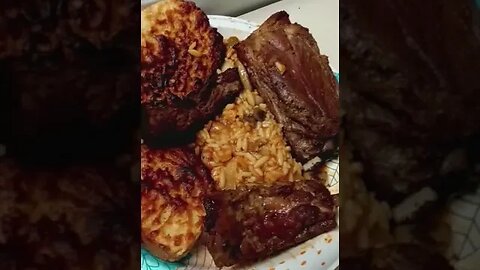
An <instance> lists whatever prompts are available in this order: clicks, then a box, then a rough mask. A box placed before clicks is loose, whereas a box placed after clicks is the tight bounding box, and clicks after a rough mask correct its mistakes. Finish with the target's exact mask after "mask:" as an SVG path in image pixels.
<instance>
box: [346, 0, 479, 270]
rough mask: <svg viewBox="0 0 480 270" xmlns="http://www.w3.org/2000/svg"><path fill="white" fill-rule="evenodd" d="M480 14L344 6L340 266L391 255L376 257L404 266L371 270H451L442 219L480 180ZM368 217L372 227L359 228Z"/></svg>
mask: <svg viewBox="0 0 480 270" xmlns="http://www.w3.org/2000/svg"><path fill="white" fill-rule="evenodd" d="M425 7H428V9H426V8H425ZM474 8H475V7H473V1H466V0H462V1H456V2H455V3H453V2H451V1H444V0H442V1H422V2H415V1H400V0H390V1H377V0H369V1H367V2H362V3H361V4H360V3H358V2H356V1H342V2H341V5H340V14H341V23H340V26H341V27H340V33H341V34H340V37H341V46H340V55H341V66H342V108H343V110H344V111H345V115H344V118H343V123H342V124H343V127H342V129H343V130H344V133H345V134H344V135H345V138H344V143H343V145H342V146H341V148H342V149H345V151H343V150H342V152H343V154H340V157H341V164H342V165H341V166H342V168H341V170H340V172H341V174H343V176H341V177H342V183H341V185H342V187H341V189H342V196H341V201H342V202H341V205H342V207H343V210H344V212H343V213H344V214H342V213H341V220H342V221H343V220H346V221H347V222H343V223H342V225H341V226H343V227H342V228H341V232H342V237H341V239H342V243H341V246H342V250H343V248H345V250H348V251H349V252H345V253H341V256H342V257H344V258H342V260H341V265H343V263H342V261H343V260H344V259H345V260H347V259H348V260H350V259H351V258H352V257H353V258H355V257H356V258H357V259H359V260H367V261H369V263H371V262H372V260H377V259H378V258H377V257H375V258H374V257H362V254H363V253H364V252H365V251H368V252H371V253H372V254H374V253H377V252H380V251H378V250H377V249H373V248H375V247H383V246H386V245H388V246H390V248H389V250H390V251H391V250H395V252H387V253H383V255H378V256H381V257H385V259H390V258H397V259H398V260H399V261H398V262H395V261H390V262H388V263H386V264H384V266H383V268H382V267H376V268H375V267H373V268H365V269H400V268H398V267H400V266H401V267H404V268H402V269H417V268H415V267H418V269H451V267H450V266H449V262H448V260H446V259H441V256H447V255H448V254H447V248H448V247H449V246H451V243H450V242H449V241H450V239H451V238H450V235H449V233H451V230H450V229H447V230H446V232H445V230H443V229H441V228H443V226H444V224H443V223H444V222H445V219H441V218H438V215H439V213H441V212H442V211H445V208H446V205H447V203H449V202H450V200H451V199H452V198H453V196H454V195H457V194H458V193H463V192H466V191H468V190H470V191H471V190H475V186H476V185H477V184H478V182H479V181H478V179H479V177H480V175H479V172H478V165H477V164H479V159H478V150H479V145H480V144H479V140H478V138H479V136H478V135H479V131H480V126H479V125H478V123H479V120H480V119H479V118H480V105H479V104H478V102H475V101H474V100H475V96H476V93H477V92H478V90H479V89H480V81H479V80H478V78H477V77H478V71H479V70H480V39H479V38H478V35H476V34H475V31H476V30H475V29H474V28H475V27H476V26H475V23H474V20H473V12H475V11H474ZM366 214H368V218H369V223H368V224H362V223H361V222H358V220H357V221H355V217H357V219H358V218H359V217H362V216H363V215H366ZM439 230H443V231H444V232H443V233H441V234H436V235H435V236H432V235H433V234H434V233H433V232H436V231H439ZM402 242H407V243H408V244H412V245H414V246H402V247H400V246H398V247H397V245H400V243H402ZM409 250H412V251H409ZM422 250H424V251H422ZM425 250H426V251H425ZM397 251H401V252H397ZM403 251H406V252H403ZM414 251H415V252H414ZM435 253H436V254H435ZM378 254H382V253H378ZM376 256H377V255H376ZM358 257H360V258H358ZM448 259H452V258H448ZM402 262H403V263H402ZM427 262H428V263H427ZM421 263H424V264H421ZM394 264H396V266H393V265H394ZM414 265H415V266H414ZM433 265H435V266H433ZM351 266H352V268H350V266H348V267H347V266H346V267H347V268H346V269H356V268H354V267H353V265H351Z"/></svg>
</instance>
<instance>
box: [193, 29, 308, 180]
mask: <svg viewBox="0 0 480 270" xmlns="http://www.w3.org/2000/svg"><path fill="white" fill-rule="evenodd" d="M236 40H238V39H236ZM233 41H235V39H233ZM226 43H227V59H226V61H225V65H224V67H222V70H224V69H226V68H229V67H232V66H236V67H237V69H238V71H239V74H240V77H241V79H242V83H243V86H244V90H243V91H242V93H241V94H240V95H239V97H237V99H236V100H235V102H234V103H231V104H228V105H227V106H226V107H225V109H224V110H223V113H222V114H221V115H220V116H218V117H217V118H216V119H214V120H213V121H210V122H209V123H208V124H207V125H206V126H205V127H204V129H202V130H201V131H200V132H199V133H198V134H197V140H196V147H195V151H196V153H197V154H199V155H201V158H202V161H203V163H204V164H205V165H206V166H207V167H208V168H209V169H210V170H211V172H212V177H213V179H214V180H215V182H216V183H217V186H218V187H219V188H221V189H235V188H236V187H237V186H241V185H245V186H254V185H255V186H256V185H272V184H274V183H276V182H278V181H286V182H288V181H296V180H302V179H303V176H302V165H301V164H300V163H298V162H296V161H295V159H294V158H293V157H292V155H291V153H290V151H291V149H290V147H289V146H287V144H286V142H285V140H284V138H283V134H282V126H281V125H279V124H278V122H277V121H276V120H275V119H274V116H273V114H272V113H270V112H269V111H268V108H267V105H266V104H265V103H264V101H263V99H262V98H261V97H260V96H259V95H258V93H257V91H255V90H254V89H252V86H251V84H250V81H249V80H248V76H247V74H246V71H245V67H244V66H243V65H242V64H241V63H240V62H239V61H238V59H237V57H236V53H235V51H234V49H233V45H234V43H235V42H232V38H229V39H228V40H227V41H226Z"/></svg>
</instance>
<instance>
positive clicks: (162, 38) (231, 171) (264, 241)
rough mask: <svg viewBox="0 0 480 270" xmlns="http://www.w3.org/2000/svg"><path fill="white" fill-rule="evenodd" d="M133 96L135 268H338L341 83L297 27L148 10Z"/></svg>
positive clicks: (272, 20)
mask: <svg viewBox="0 0 480 270" xmlns="http://www.w3.org/2000/svg"><path fill="white" fill-rule="evenodd" d="M242 27H243V28H242ZM319 47H320V48H319ZM140 84H141V90H140V91H141V110H142V132H141V134H142V142H141V143H142V145H141V235H142V269H183V268H182V267H184V268H188V267H192V269H217V268H222V267H234V268H235V269H253V268H255V269H271V268H274V267H279V268H278V269H282V268H281V267H291V268H290V269H296V267H301V266H304V267H309V268H306V269H317V267H320V266H324V267H328V269H335V268H336V267H338V243H339V234H338V216H337V213H338V203H337V202H338V187H337V188H335V187H334V185H335V184H337V183H338V180H339V179H338V173H337V168H338V141H339V140H338V133H339V127H340V104H339V85H338V81H337V79H336V74H335V73H334V72H333V71H332V68H331V67H330V65H329V59H328V57H327V56H325V55H323V54H322V50H321V44H317V42H316V40H315V38H314V37H313V36H312V34H311V33H310V32H309V29H308V28H306V27H304V26H302V25H300V24H298V23H295V22H292V21H291V19H290V18H289V14H288V13H287V12H285V11H281V10H278V11H277V12H273V13H271V14H270V16H268V19H266V20H265V21H264V22H260V24H258V25H257V24H254V23H250V22H247V21H244V20H240V19H237V18H233V17H227V16H210V15H207V14H206V13H205V12H204V11H203V10H202V9H200V8H199V7H198V6H197V5H196V4H195V3H193V2H190V1H181V0H165V1H160V2H157V3H154V4H152V5H149V6H148V7H145V8H144V9H143V10H142V12H141V83H140ZM322 252H323V253H322ZM292 254H294V255H292ZM297 254H298V256H300V257H298V256H297ZM302 255H305V257H309V259H302V257H301V256H302ZM326 264H328V265H326ZM162 265H165V267H171V268H161V267H162ZM267 265H268V266H267ZM285 269H287V268H285ZM326 269H327V268H326Z"/></svg>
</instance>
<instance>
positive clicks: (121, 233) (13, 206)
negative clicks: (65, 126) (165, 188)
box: [0, 158, 139, 270]
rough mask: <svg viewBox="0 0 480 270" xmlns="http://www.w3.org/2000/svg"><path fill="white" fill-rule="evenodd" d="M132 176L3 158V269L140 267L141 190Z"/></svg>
mask: <svg viewBox="0 0 480 270" xmlns="http://www.w3.org/2000/svg"><path fill="white" fill-rule="evenodd" d="M125 175H128V171H127V172H125V171H122V170H121V169H119V168H117V167H115V166H109V167H107V166H101V167H100V166H97V167H94V166H88V167H87V166H71V167H68V168H55V169H53V168H50V169H46V168H31V167H24V166H23V165H20V164H19V163H18V162H16V161H14V160H12V159H8V158H1V159H0V200H1V204H0V217H1V218H0V258H1V262H0V266H1V269H5V270H9V269H42V270H48V269H95V268H96V267H97V268H98V267H100V268H102V269H137V268H138V263H139V260H138V257H139V256H138V249H139V244H138V237H137V235H138V233H139V229H138V222H137V221H136V220H138V219H137V218H138V217H139V215H138V214H139V211H138V195H137V194H135V192H134V190H135V185H132V183H131V182H130V181H129V179H128V178H126V179H125Z"/></svg>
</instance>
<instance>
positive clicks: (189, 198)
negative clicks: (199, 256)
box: [141, 145, 213, 261]
mask: <svg viewBox="0 0 480 270" xmlns="http://www.w3.org/2000/svg"><path fill="white" fill-rule="evenodd" d="M212 184H213V181H212V178H211V177H210V173H209V171H208V170H207V169H206V168H205V167H204V165H203V164H202V162H201V161H200V159H199V158H198V157H196V156H195V155H194V154H193V152H191V151H190V150H189V149H181V148H175V149H161V150H152V149H148V148H147V147H146V146H145V145H142V149H141V232H142V245H143V246H144V247H145V248H147V249H148V250H149V251H150V252H151V253H152V254H153V255H155V256H158V257H159V258H161V259H163V260H167V261H177V260H179V259H181V258H182V257H183V256H185V255H186V254H187V253H188V252H189V251H190V250H191V249H192V248H193V246H194V245H195V243H196V242H197V239H198V238H199V237H200V235H201V233H202V231H203V224H204V220H205V208H204V206H203V199H204V197H205V195H206V194H207V193H208V192H209V191H210V190H211V189H212V187H213V185H212Z"/></svg>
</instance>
